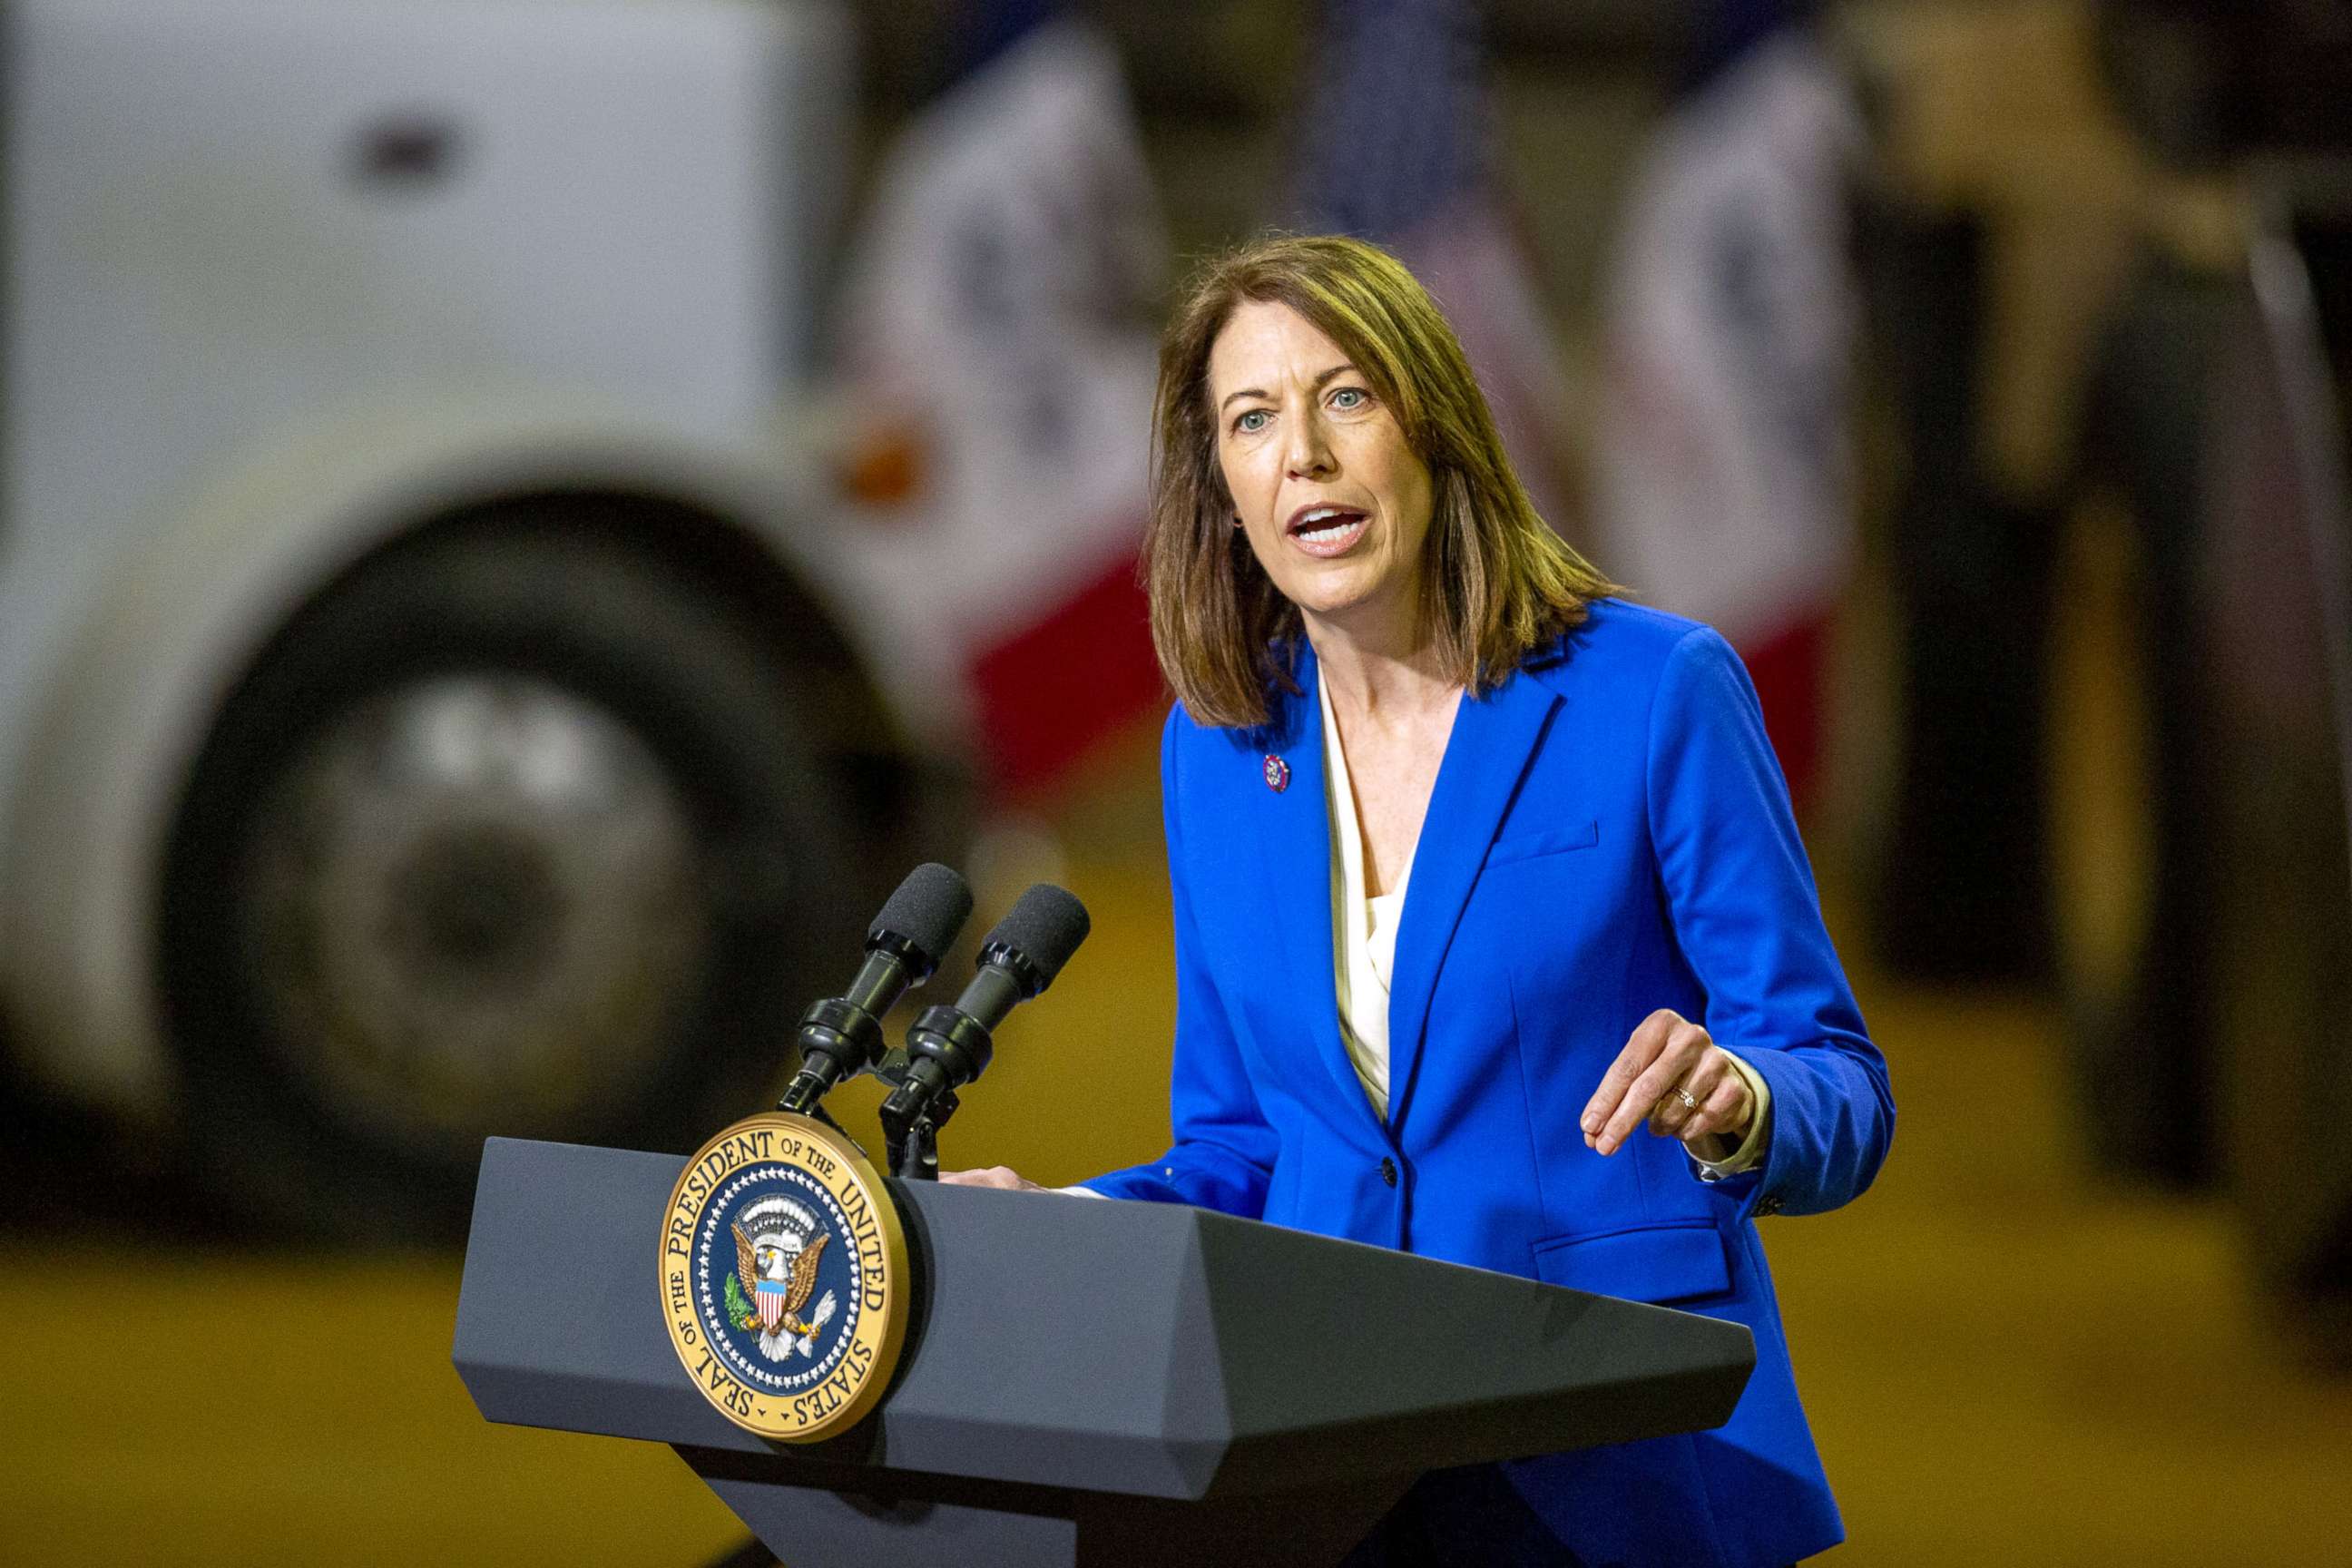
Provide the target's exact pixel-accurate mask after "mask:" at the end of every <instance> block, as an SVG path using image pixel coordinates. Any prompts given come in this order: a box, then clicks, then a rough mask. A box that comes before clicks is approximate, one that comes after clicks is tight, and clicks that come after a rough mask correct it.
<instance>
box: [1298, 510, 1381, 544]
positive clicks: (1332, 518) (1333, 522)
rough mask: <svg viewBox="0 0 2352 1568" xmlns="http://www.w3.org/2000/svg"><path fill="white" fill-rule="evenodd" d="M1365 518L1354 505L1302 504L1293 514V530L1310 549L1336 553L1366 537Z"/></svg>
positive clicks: (1300, 541)
mask: <svg viewBox="0 0 2352 1568" xmlns="http://www.w3.org/2000/svg"><path fill="white" fill-rule="evenodd" d="M1365 521H1366V514H1365V513H1363V512H1360V511H1358V510H1356V509H1355V508H1353V507H1345V506H1308V507H1301V508H1299V509H1298V510H1297V511H1295V512H1292V513H1291V514H1290V528H1289V534H1290V537H1291V538H1292V539H1294V540H1296V541H1297V542H1298V543H1299V545H1300V546H1301V547H1302V548H1304V549H1306V550H1307V551H1308V552H1310V553H1314V554H1318V555H1320V554H1327V553H1336V552H1339V551H1342V550H1345V549H1347V548H1348V546H1349V545H1351V544H1353V543H1355V542H1356V541H1357V540H1358V539H1359V538H1360V537H1362V535H1363V531H1364V523H1365Z"/></svg>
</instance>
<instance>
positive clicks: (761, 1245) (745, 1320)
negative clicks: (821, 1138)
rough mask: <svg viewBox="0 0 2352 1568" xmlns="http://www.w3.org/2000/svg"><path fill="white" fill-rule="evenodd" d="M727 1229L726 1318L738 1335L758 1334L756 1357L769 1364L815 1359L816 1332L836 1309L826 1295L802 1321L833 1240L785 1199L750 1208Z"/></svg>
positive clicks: (804, 1211)
mask: <svg viewBox="0 0 2352 1568" xmlns="http://www.w3.org/2000/svg"><path fill="white" fill-rule="evenodd" d="M731 1228H732V1229H733V1230H734V1232H735V1272H734V1274H733V1275H731V1276H730V1277H729V1279H728V1281H727V1286H728V1289H727V1306H728V1315H729V1317H730V1318H731V1319H732V1320H733V1321H734V1324H735V1326H736V1327H737V1328H739V1329H741V1330H744V1331H747V1332H749V1331H753V1330H756V1331H758V1332H759V1335H760V1353H761V1355H763V1356H766V1357H767V1358H768V1359H769V1360H770V1361H786V1360H789V1359H791V1358H792V1357H793V1355H795V1354H798V1355H808V1354H811V1353H813V1352H814V1349H815V1346H816V1331H818V1330H819V1329H821V1328H823V1327H824V1325H825V1324H826V1323H828V1322H830V1321H833V1314H834V1311H835V1309H836V1308H837V1307H838V1306H839V1305H840V1303H839V1302H837V1301H836V1300H835V1299H834V1293H833V1292H832V1291H830V1290H827V1291H826V1292H825V1293H824V1299H823V1300H819V1301H818V1302H817V1304H816V1310H814V1311H813V1312H810V1313H809V1315H808V1317H807V1319H806V1320H805V1321H803V1319H802V1317H801V1312H802V1310H803V1309H804V1308H806V1307H807V1306H808V1299H809V1297H810V1296H811V1295H813V1294H814V1293H815V1290H816V1275H817V1266H818V1264H819V1263H820V1262H821V1261H822V1259H823V1258H824V1244H825V1243H826V1242H827V1241H830V1240H831V1239H832V1237H831V1236H830V1235H829V1234H827V1233H825V1232H823V1231H820V1230H818V1229H817V1224H816V1217H815V1216H814V1215H812V1214H810V1213H809V1211H808V1210H807V1209H805V1208H803V1207H802V1206H801V1205H799V1204H796V1203H794V1202H793V1200H792V1199H790V1198H785V1197H772V1198H763V1199H761V1201H760V1202H758V1203H755V1204H753V1205H751V1206H750V1207H748V1208H746V1209H745V1210H744V1211H743V1213H742V1215H740V1217H738V1218H737V1219H736V1220H735V1222H734V1224H733V1226H732V1227H731ZM739 1281H740V1283H739Z"/></svg>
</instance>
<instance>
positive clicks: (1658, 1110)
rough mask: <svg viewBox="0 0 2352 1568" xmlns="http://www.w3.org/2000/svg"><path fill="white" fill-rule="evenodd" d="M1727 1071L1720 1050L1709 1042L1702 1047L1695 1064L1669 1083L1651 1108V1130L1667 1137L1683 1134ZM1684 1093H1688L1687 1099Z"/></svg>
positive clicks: (1728, 1069)
mask: <svg viewBox="0 0 2352 1568" xmlns="http://www.w3.org/2000/svg"><path fill="white" fill-rule="evenodd" d="M1728 1071H1730V1068H1729V1067H1728V1066H1727V1064H1726V1063H1725V1061H1724V1059H1723V1053H1722V1052H1721V1051H1719V1050H1717V1049H1716V1048H1715V1047H1713V1046H1711V1045H1710V1046H1708V1047H1706V1049H1704V1050H1702V1051H1701V1052H1700V1053H1699V1059H1698V1064H1697V1065H1696V1067H1694V1068H1691V1069H1690V1071H1689V1072H1687V1073H1685V1075H1683V1077H1682V1078H1681V1079H1680V1080H1678V1081H1677V1082H1675V1083H1674V1084H1672V1085H1670V1086H1669V1087H1668V1088H1667V1089H1666V1092H1665V1094H1664V1097H1663V1098H1662V1099H1660V1100H1659V1101H1658V1103H1657V1105H1656V1106H1655V1107H1654V1109H1653V1110H1651V1112H1650V1131H1653V1132H1655V1133H1657V1134H1659V1135H1660V1136H1662V1137H1667V1138H1679V1137H1683V1136H1685V1133H1686V1131H1687V1130H1688V1128H1689V1126H1690V1123H1691V1121H1692V1119H1693V1118H1695V1117H1696V1116H1698V1115H1699V1114H1700V1113H1701V1110H1702V1108H1703V1107H1705V1105H1706V1101H1707V1098H1708V1096H1710V1095H1712V1094H1714V1093H1715V1091H1716V1089H1717V1087H1718V1086H1719V1085H1720V1084H1721V1083H1722V1082H1723V1078H1724V1075H1725V1074H1726V1073H1727V1072H1728ZM1685 1095H1688V1096H1689V1097H1690V1098H1689V1100H1687V1101H1685V1099H1684V1098H1683V1097H1684V1096H1685Z"/></svg>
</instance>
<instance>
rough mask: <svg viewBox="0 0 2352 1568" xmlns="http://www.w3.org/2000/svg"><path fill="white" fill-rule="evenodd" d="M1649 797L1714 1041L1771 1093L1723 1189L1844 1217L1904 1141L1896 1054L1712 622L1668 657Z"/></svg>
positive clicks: (1671, 908) (1754, 707)
mask: <svg viewBox="0 0 2352 1568" xmlns="http://www.w3.org/2000/svg"><path fill="white" fill-rule="evenodd" d="M1648 795H1649V816H1650V834H1651V839H1652V842H1653V844H1654V846H1655V847H1656V853H1657V861H1658V870H1659V876H1660V879H1661V880H1662V882H1663V884H1664V893H1665V899H1666V904H1667V909H1668V912H1669V915H1670V918H1671V919H1672V921H1673V923H1674V931H1675V940H1676V941H1677V942H1679V943H1680V945H1681V948H1682V952H1683V956H1684V957H1685V960H1686V961H1687V962H1688V963H1689V964H1690V966H1691V969H1692V972H1693V973H1695V974H1696V977H1697V980H1698V983H1699V984H1700V986H1701V987H1702V988H1703V989H1704V990H1705V992H1706V1029H1707V1032H1708V1033H1709V1034H1710V1035H1712V1036H1713V1037H1715V1041H1716V1043H1717V1045H1720V1046H1722V1047H1724V1048H1725V1049H1726V1050H1729V1051H1733V1052H1736V1053H1737V1054H1738V1056H1739V1057H1740V1058H1742V1059H1743V1060H1744V1061H1746V1062H1747V1063H1748V1065H1749V1066H1750V1067H1752V1068H1755V1069H1756V1071H1757V1072H1758V1073H1759V1075H1760V1076H1761V1077H1762V1078H1763V1079H1764V1080H1765V1082H1766V1083H1767V1084H1768V1085H1769V1086H1770V1088H1771V1090H1772V1113H1771V1114H1772V1128H1771V1142H1770V1145H1769V1149H1768V1151H1767V1152H1766V1155H1765V1158H1764V1161H1763V1163H1762V1164H1761V1165H1760V1166H1759V1167H1757V1168H1755V1169H1754V1170H1751V1171H1748V1172H1747V1173H1742V1174H1740V1175H1738V1176H1735V1177H1732V1178H1730V1179H1729V1180H1728V1181H1727V1182H1725V1183H1724V1184H1723V1186H1724V1187H1725V1189H1726V1190H1727V1192H1728V1193H1730V1194H1732V1195H1735V1196H1737V1197H1738V1198H1739V1199H1740V1201H1741V1206H1742V1209H1743V1212H1745V1211H1748V1210H1755V1211H1758V1212H1761V1213H1766V1214H1771V1213H1778V1212H1786V1213H1790V1214H1811V1213H1818V1212H1820V1211H1821V1210H1823V1209H1832V1208H1835V1207H1837V1206H1838V1205H1840V1204H1843V1203H1845V1202H1847V1201H1848V1200H1850V1199H1852V1198H1854V1197H1856V1196H1859V1195H1860V1194H1861V1193H1862V1192H1863V1191H1864V1189H1865V1188H1866V1187H1868V1186H1869V1185H1870V1183H1871V1180H1872V1178H1873V1177H1874V1176H1875V1175H1876V1174H1877V1173H1878V1168H1879V1166H1880V1164H1881V1163H1883V1162H1884V1161H1885V1158H1886V1151H1887V1146H1888V1144H1889V1143H1890V1142H1891V1141H1892V1140H1893V1137H1894V1132H1895V1100H1894V1097H1893V1094H1892V1092H1891V1090H1890V1089H1889V1088H1888V1084H1887V1078H1886V1059H1885V1057H1883V1056H1882V1055H1880V1053H1879V1050H1878V1047H1875V1046H1874V1045H1872V1044H1871V1042H1870V1037H1869V1036H1868V1035H1867V1034H1866V1033H1865V1032H1864V1027H1863V1021H1862V1011H1861V1009H1860V1008H1859V1007H1858V1006H1856V1005H1855V1004H1854V1000H1853V990H1852V989H1851V987H1849V986H1848V984H1846V978H1845V973H1844V971H1843V968H1841V967H1840V965H1839V963H1838V959H1837V953H1836V952H1835V951H1834V950H1833V949H1832V946H1831V944H1830V938H1829V931H1828V930H1827V929H1826V928H1825V927H1824V926H1823V924H1822V911H1821V899H1820V895H1819V894H1818V892H1817V891H1816V890H1815V889H1814V886H1813V879H1812V871H1811V867H1810V866H1809V865H1808V864H1807V862H1806V859H1805V849H1804V845H1803V843H1802V841H1801V839H1800V838H1799V837H1798V835H1797V824H1796V817H1795V814H1794V813H1793V812H1792V811H1791V810H1790V805H1789V792H1788V786H1787V784H1786V783H1785V782H1784V781H1783V780H1782V778H1781V774H1780V763H1778V761H1777V760H1776V759H1775V758H1774V756H1773V753H1772V747H1771V742H1769V740H1767V739H1766V737H1765V732H1764V715H1763V710H1762V708H1761V707H1760V706H1759V704H1758V702H1757V699H1756V689H1755V687H1754V686H1753V685H1751V684H1750V683H1749V681H1748V671H1747V669H1746V668H1744V667H1743V666H1742V665H1741V664H1740V662H1739V658H1738V655H1737V654H1735V653H1734V652H1732V650H1731V647H1730V645H1729V644H1728V643H1727V642H1725V641H1724V640H1723V638H1722V637H1720V636H1718V635H1717V633H1715V632H1714V631H1712V630H1710V629H1708V628H1707V627H1705V626H1699V627H1695V628H1694V629H1692V630H1691V631H1690V632H1688V633H1686V634H1685V635H1684V637H1682V639H1681V640H1680V641H1679V642H1677V643H1676V644H1675V647H1674V649H1673V651H1672V652H1671V653H1670V654H1669V655H1668V657H1667V659H1666V664H1665V668H1664V674H1663V676H1662V678H1661V679H1660V681H1659V685H1658V689H1657V692H1656V694H1655V697H1654V704H1653V708H1652V711H1651V716H1650V734H1649V756H1648ZM1742 1186H1745V1187H1746V1189H1747V1190H1746V1191H1745V1192H1744V1193H1743V1192H1741V1191H1740V1188H1741V1187H1742Z"/></svg>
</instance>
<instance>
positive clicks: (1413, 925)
mask: <svg viewBox="0 0 2352 1568" xmlns="http://www.w3.org/2000/svg"><path fill="white" fill-rule="evenodd" d="M1559 704H1560V699H1559V696H1558V694H1556V693H1555V692H1553V691H1552V690H1551V689H1550V688H1549V687H1548V686H1546V685H1545V684H1544V683H1543V682H1541V681H1539V680H1531V679H1528V677H1527V675H1526V674H1525V673H1524V672H1522V673H1520V674H1517V675H1515V676H1513V677H1511V678H1510V679H1507V680H1506V681H1504V682H1503V684H1502V685H1501V686H1500V687H1499V688H1497V689H1496V690H1494V691H1492V692H1489V693H1488V694H1487V695H1486V696H1485V697H1481V698H1473V697H1468V696H1465V697H1464V698H1463V699H1462V706H1461V708H1460V710H1457V711H1456V713H1455V714H1454V733H1453V735H1452V737H1451V738H1450V739H1449V740H1448V741H1447V742H1446V743H1445V757H1444V761H1443V762H1442V763H1439V764H1438V769H1437V784H1436V787H1435V788H1434V789H1433V790H1432V791H1431V792H1430V797H1429V814H1428V815H1427V816H1425V817H1423V819H1422V826H1421V842H1420V844H1419V846H1418V847H1416V848H1415V849H1414V851H1413V857H1412V881H1411V882H1410V883H1409V884H1408V885H1407V886H1406V889H1405V895H1404V916H1403V921H1402V924H1401V925H1400V926H1399V927H1398V928H1397V945H1396V963H1395V967H1394V969H1393V971H1392V972H1391V975H1390V984H1389V1122H1390V1125H1391V1128H1393V1127H1395V1126H1396V1125H1398V1124H1400V1123H1402V1121H1403V1120H1404V1113H1405V1110H1406V1108H1407V1106H1408V1105H1409V1104H1410V1102H1411V1100H1412V1088H1413V1083H1414V1081H1415V1079H1416V1078H1417V1077H1418V1071H1417V1069H1418V1068H1420V1066H1421V1048H1422V1040H1423V1035H1424V1034H1425V1033H1426V1032H1427V1027H1428V1023H1429V1000H1430V995H1431V994H1432V993H1433V992H1434V991H1435V990H1436V988H1437V974H1438V971H1439V969H1440V968H1441V967H1442V966H1443V965H1444V962H1445V952H1446V949H1447V947H1448V946H1449V945H1450V944H1451V943H1452V942H1453V940H1454V927H1455V926H1456V925H1458V924H1459V923H1460V922H1461V920H1462V910H1463V907H1464V906H1465V904H1467V903H1468V902H1469V901H1470V891H1471V889H1472V888H1474V887H1475V886H1476V884H1477V881H1478V872H1479V868H1480V867H1481V866H1482V865H1483V864H1484V863H1485V861H1486V847H1487V846H1488V845H1489V844H1491V843H1492V842H1493V841H1494V837H1495V831H1496V828H1498V827H1500V826H1502V822H1503V814H1504V813H1505V812H1506V811H1507V810H1508V809H1509V808H1510V805H1511V800H1512V798H1513V797H1514V796H1515V795H1517V793H1518V788H1519V781H1520V779H1521V778H1522V777H1524V776H1525V775H1526V773H1527V770H1528V762H1529V761H1530V760H1531V759H1532V758H1533V757H1534V756H1535V751H1536V746H1537V743H1538V742H1540V741H1541V740H1542V738H1543V734H1544V731H1545V730H1546V729H1547V728H1548V727H1549V724H1550V722H1551V719H1552V715H1553V713H1554V712H1555V711H1556V710H1558V709H1559ZM1329 930H1330V925H1329V922H1328V921H1326V922H1325V924H1324V931H1325V933H1326V934H1325V945H1326V947H1327V948H1328V945H1329V935H1328V933H1329Z"/></svg>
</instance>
